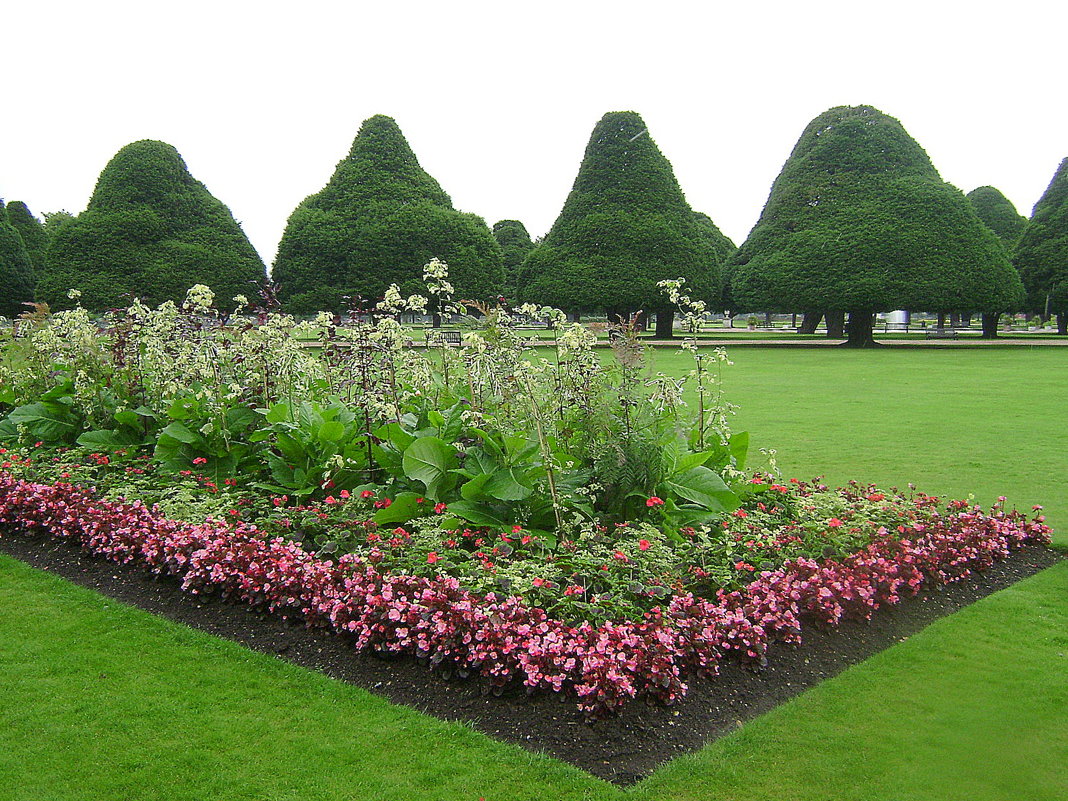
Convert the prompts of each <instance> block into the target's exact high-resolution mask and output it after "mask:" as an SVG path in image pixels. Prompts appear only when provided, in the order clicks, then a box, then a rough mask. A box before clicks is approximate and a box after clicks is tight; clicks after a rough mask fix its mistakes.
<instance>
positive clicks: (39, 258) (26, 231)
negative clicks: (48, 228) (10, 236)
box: [7, 200, 48, 280]
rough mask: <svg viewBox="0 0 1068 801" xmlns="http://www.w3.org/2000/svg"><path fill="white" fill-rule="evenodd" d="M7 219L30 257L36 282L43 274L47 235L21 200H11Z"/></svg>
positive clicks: (39, 222)
mask: <svg viewBox="0 0 1068 801" xmlns="http://www.w3.org/2000/svg"><path fill="white" fill-rule="evenodd" d="M7 219H8V222H10V223H11V224H12V225H13V226H15V230H16V231H18V232H19V236H21V237H22V244H24V245H25V246H26V253H27V254H28V255H29V257H30V264H32V265H33V271H34V274H35V275H36V277H37V278H38V280H39V279H40V277H41V275H42V274H43V273H44V258H45V249H46V246H47V245H48V234H46V233H45V228H44V225H43V224H42V223H41V221H40V220H38V219H37V218H36V217H34V216H33V214H31V213H30V210H29V208H27V206H26V204H25V203H23V202H22V201H21V200H12V201H11V202H10V203H8V204H7Z"/></svg>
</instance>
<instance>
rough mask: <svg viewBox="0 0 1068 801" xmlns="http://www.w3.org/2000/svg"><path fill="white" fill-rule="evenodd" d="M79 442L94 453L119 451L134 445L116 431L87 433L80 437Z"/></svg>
mask: <svg viewBox="0 0 1068 801" xmlns="http://www.w3.org/2000/svg"><path fill="white" fill-rule="evenodd" d="M77 442H78V444H79V445H81V446H82V447H83V448H89V449H90V450H94V451H117V450H119V448H125V447H126V446H127V445H130V444H132V443H130V442H128V441H126V438H124V437H120V436H119V435H118V434H117V433H116V432H114V431H86V432H85V433H84V434H82V435H81V436H80V437H78V439H77Z"/></svg>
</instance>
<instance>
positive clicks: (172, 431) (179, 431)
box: [160, 422, 204, 445]
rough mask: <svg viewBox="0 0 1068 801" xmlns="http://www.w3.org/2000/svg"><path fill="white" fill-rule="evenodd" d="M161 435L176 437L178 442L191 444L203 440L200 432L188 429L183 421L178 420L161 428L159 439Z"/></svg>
mask: <svg viewBox="0 0 1068 801" xmlns="http://www.w3.org/2000/svg"><path fill="white" fill-rule="evenodd" d="M163 437H170V438H171V439H176V440H178V441H179V442H184V443H185V444H186V445H193V444H196V443H198V442H202V441H203V440H204V438H203V437H202V436H200V434H197V433H194V432H192V431H190V430H189V429H188V428H187V427H186V426H185V424H184V423H179V422H173V423H171V424H170V425H168V426H167V427H166V428H165V429H163V430H162V431H161V432H160V439H162V438H163Z"/></svg>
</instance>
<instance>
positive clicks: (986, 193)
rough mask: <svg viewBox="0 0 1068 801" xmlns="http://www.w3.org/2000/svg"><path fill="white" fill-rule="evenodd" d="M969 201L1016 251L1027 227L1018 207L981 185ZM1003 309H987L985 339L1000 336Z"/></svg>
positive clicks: (981, 218)
mask: <svg viewBox="0 0 1068 801" xmlns="http://www.w3.org/2000/svg"><path fill="white" fill-rule="evenodd" d="M968 202H970V203H971V204H972V208H973V209H975V214H976V216H978V217H979V219H980V220H982V221H983V223H984V224H985V225H986V227H987V228H989V229H990V230H991V231H993V232H994V233H995V234H997V236H998V239H1000V240H1001V244H1002V245H1004V246H1005V251H1006V252H1007V253H1009V254H1010V255H1011V254H1012V252H1013V250H1014V249H1015V248H1016V243H1017V242H1018V241H1019V239H1020V235H1021V234H1022V233H1023V229H1024V228H1025V227H1026V226H1027V218H1026V217H1024V216H1023V215H1022V214H1018V213H1017V212H1016V207H1015V206H1014V205H1012V202H1011V201H1010V200H1009V199H1008V198H1007V197H1005V196H1004V195H1003V194H1001V192H999V191H998V190H997V189H995V188H994V187H992V186H980V187H979V188H978V189H973V190H972V191H971V192H969V193H968ZM1000 316H1001V315H1000V314H999V312H983V338H984V339H996V338H997V335H998V318H999V317H1000Z"/></svg>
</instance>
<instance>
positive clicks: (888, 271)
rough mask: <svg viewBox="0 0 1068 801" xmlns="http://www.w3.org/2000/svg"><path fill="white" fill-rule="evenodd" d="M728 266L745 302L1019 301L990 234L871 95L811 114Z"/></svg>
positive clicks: (879, 307)
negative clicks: (869, 101)
mask: <svg viewBox="0 0 1068 801" xmlns="http://www.w3.org/2000/svg"><path fill="white" fill-rule="evenodd" d="M731 269H732V278H731V293H732V297H733V301H734V303H735V304H737V306H738V307H739V308H742V309H747V310H761V311H766V310H781V311H802V310H813V309H817V310H837V311H849V312H858V313H861V314H870V313H871V312H874V311H888V310H891V309H924V310H929V311H946V312H948V311H957V310H971V311H989V312H997V311H1006V310H1009V309H1012V308H1015V307H1016V306H1018V305H1019V303H1020V302H1021V300H1022V286H1021V284H1020V281H1019V277H1018V276H1017V275H1016V272H1015V271H1014V270H1013V269H1012V265H1011V264H1010V263H1009V260H1008V258H1007V256H1006V254H1005V251H1004V248H1003V247H1002V245H1001V243H1000V242H999V241H998V238H997V236H996V235H995V234H994V233H993V232H992V231H991V230H990V229H988V228H987V227H986V226H985V225H983V224H982V222H981V221H980V220H979V218H978V217H977V216H976V214H975V212H974V211H973V210H972V207H971V205H970V204H969V203H968V201H967V200H966V199H965V197H964V196H963V195H962V194H961V193H960V191H958V190H957V189H956V188H954V187H953V186H950V185H949V184H947V183H944V182H943V181H942V180H941V178H940V177H939V175H938V172H937V171H936V170H935V168H934V166H933V165H932V164H931V161H930V159H929V158H928V156H927V154H926V153H925V152H924V151H923V149H922V148H920V146H919V145H918V144H916V142H915V141H914V140H913V139H912V137H910V136H909V135H908V133H907V132H906V131H905V129H904V128H903V127H902V126H901V123H900V122H898V121H897V120H896V119H894V118H893V117H889V116H887V115H885V114H883V113H882V112H880V111H878V110H876V109H874V108H872V107H870V106H852V107H849V106H840V107H837V108H833V109H830V110H829V111H826V112H824V113H823V114H821V115H820V116H818V117H817V118H816V119H814V120H813V121H812V122H811V123H809V125H808V127H807V128H805V130H804V132H803V133H802V135H801V138H800V139H799V140H798V142H797V145H796V146H795V147H794V149H793V152H792V153H791V154H790V157H789V159H788V160H787V161H786V164H785V165H784V166H783V168H782V172H781V173H780V174H779V176H778V178H776V180H775V183H774V184H773V185H772V189H771V195H770V197H769V198H768V202H767V205H766V206H765V207H764V211H763V213H762V214H761V216H760V219H759V220H758V221H757V224H756V226H755V227H754V228H753V230H752V232H751V233H750V234H749V238H748V239H747V240H746V241H745V242H744V243H743V244H742V246H741V247H740V248H739V250H738V252H737V253H736V254H735V256H734V257H733V258H732V265H731Z"/></svg>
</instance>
